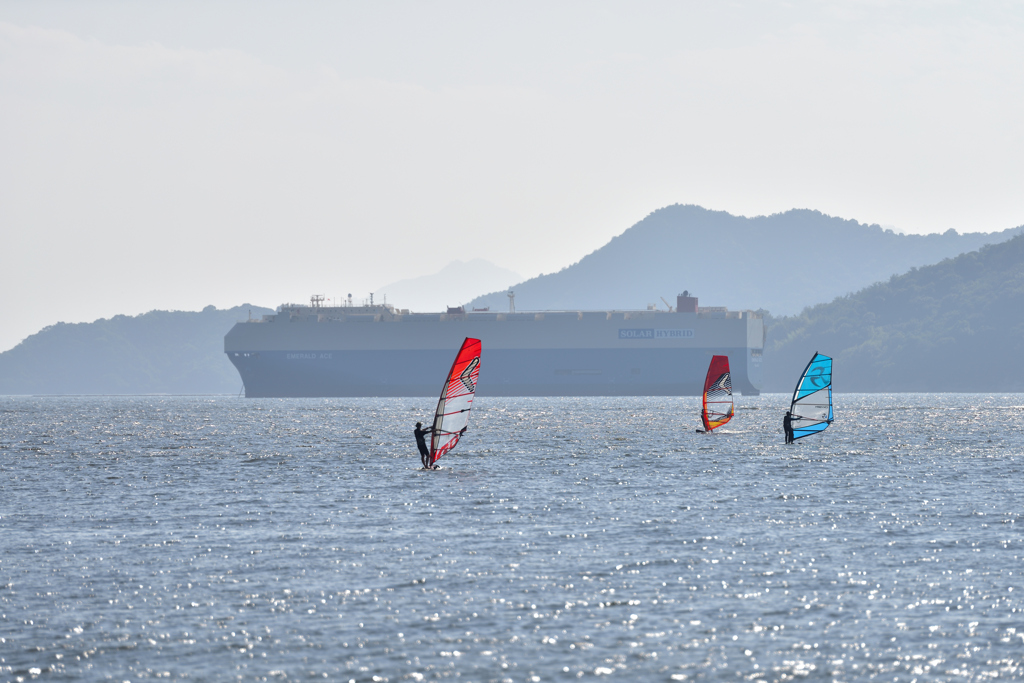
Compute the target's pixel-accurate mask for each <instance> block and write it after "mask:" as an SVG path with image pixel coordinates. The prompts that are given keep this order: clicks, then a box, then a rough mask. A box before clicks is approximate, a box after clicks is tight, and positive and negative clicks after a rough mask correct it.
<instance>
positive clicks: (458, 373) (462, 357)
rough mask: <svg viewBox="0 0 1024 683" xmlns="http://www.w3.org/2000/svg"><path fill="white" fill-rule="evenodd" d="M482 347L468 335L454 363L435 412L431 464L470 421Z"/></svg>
mask: <svg viewBox="0 0 1024 683" xmlns="http://www.w3.org/2000/svg"><path fill="white" fill-rule="evenodd" d="M480 350H481V344H480V340H479V339H472V338H470V337H466V341H464V342H462V348H461V349H459V353H458V355H457V356H455V362H454V363H452V369H451V372H449V373H448V379H447V380H445V383H444V388H442V389H441V400H439V401H438V402H437V412H436V413H435V414H434V433H433V436H432V438H431V440H430V464H431V465H433V464H434V463H435V462H437V461H438V460H439V459H440V458H441V456H442V455H444V454H445V453H447V452H448V451H450V450H451V449H453V448H455V445H456V444H457V443H459V437H461V436H462V433H463V432H464V431H465V429H466V427H467V426H468V425H469V410H470V408H472V407H473V397H474V396H475V395H476V382H477V380H478V379H479V377H480Z"/></svg>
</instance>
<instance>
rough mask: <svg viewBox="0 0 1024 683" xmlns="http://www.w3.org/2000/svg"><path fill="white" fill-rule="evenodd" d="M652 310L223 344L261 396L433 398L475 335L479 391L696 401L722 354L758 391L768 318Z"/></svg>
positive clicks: (746, 386) (240, 328)
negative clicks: (480, 348) (457, 355)
mask: <svg viewBox="0 0 1024 683" xmlns="http://www.w3.org/2000/svg"><path fill="white" fill-rule="evenodd" d="M646 313H647V312H644V314H645V315H641V314H639V313H638V314H635V317H632V318H630V317H629V316H624V315H623V314H621V313H620V314H618V317H617V318H616V317H615V316H613V315H612V314H605V313H601V314H600V315H599V316H592V317H588V316H587V315H586V314H576V313H573V314H571V315H565V316H558V315H551V314H548V315H546V316H536V317H534V316H532V315H531V316H530V317H528V318H527V317H523V318H522V321H520V322H516V321H515V320H514V319H513V320H506V319H499V317H497V316H494V315H492V316H489V317H488V318H487V319H480V318H482V316H478V317H477V318H476V319H474V318H473V317H472V316H467V318H469V319H457V320H446V319H445V316H434V317H433V318H423V319H420V320H419V322H410V321H409V318H405V320H404V321H401V320H400V321H397V322H396V321H391V322H384V321H374V322H338V321H331V322H324V321H317V320H316V318H314V317H307V318H304V319H301V320H298V321H296V320H295V319H294V318H293V319H292V320H293V321H292V322H261V323H239V324H238V325H236V326H235V327H234V328H233V329H232V330H231V332H229V333H228V335H227V337H226V338H225V351H226V352H227V355H228V358H229V359H230V360H231V362H232V363H233V364H234V365H235V367H236V368H237V369H238V372H239V375H240V376H241V378H242V380H243V383H244V385H245V395H246V396H247V397H251V398H257V397H331V396H338V397H346V396H352V397H355V396H433V395H436V394H437V393H438V392H440V389H441V384H442V383H443V382H444V378H445V375H446V373H447V371H448V369H449V367H450V366H451V362H452V359H453V358H454V354H455V352H456V351H457V350H458V348H459V344H461V342H462V340H463V339H464V338H465V337H476V338H479V339H481V340H482V342H483V353H482V356H481V373H480V381H479V384H478V386H477V394H478V395H480V396H696V395H699V394H700V393H701V391H702V389H703V385H704V376H705V374H706V372H707V367H708V363H709V362H710V360H711V357H712V356H713V355H716V354H718V355H727V356H728V357H729V362H730V366H731V368H732V374H733V387H734V390H735V391H737V392H738V393H743V394H747V395H751V394H753V395H756V394H757V393H758V392H759V389H760V385H761V364H760V363H761V354H760V346H761V344H760V342H761V341H762V340H763V323H762V321H761V320H760V319H740V320H724V319H722V320H706V319H700V318H698V316H696V315H693V314H667V313H661V314H658V315H657V316H655V315H653V314H646ZM413 320H415V318H413Z"/></svg>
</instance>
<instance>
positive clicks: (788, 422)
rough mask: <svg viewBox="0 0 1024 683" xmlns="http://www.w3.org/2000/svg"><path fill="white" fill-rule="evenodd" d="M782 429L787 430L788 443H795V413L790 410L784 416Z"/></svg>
mask: <svg viewBox="0 0 1024 683" xmlns="http://www.w3.org/2000/svg"><path fill="white" fill-rule="evenodd" d="M782 431H784V432H786V443H793V413H791V412H789V411H788V410H787V411H786V414H785V415H784V416H783V418H782Z"/></svg>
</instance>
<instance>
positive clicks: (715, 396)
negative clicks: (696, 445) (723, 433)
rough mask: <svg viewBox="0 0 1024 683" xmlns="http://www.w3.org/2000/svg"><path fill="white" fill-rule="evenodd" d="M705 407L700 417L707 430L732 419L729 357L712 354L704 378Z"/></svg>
mask: <svg viewBox="0 0 1024 683" xmlns="http://www.w3.org/2000/svg"><path fill="white" fill-rule="evenodd" d="M703 402H704V409H703V410H702V411H701V413H700V418H701V420H702V421H703V422H704V429H705V431H709V432H710V431H711V430H712V429H715V428H716V427H721V426H722V425H724V424H725V423H726V422H728V421H729V420H731V419H732V415H733V402H732V375H730V374H729V357H728V356H712V357H711V365H709V366H708V374H707V377H705V378H704V401H703Z"/></svg>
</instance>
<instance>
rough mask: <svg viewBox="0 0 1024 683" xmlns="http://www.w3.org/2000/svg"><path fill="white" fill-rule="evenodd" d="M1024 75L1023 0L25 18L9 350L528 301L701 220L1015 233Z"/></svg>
mask: <svg viewBox="0 0 1024 683" xmlns="http://www.w3.org/2000/svg"><path fill="white" fill-rule="evenodd" d="M1021 65H1024V3H1021V2H985V1H984V0H982V1H973V2H954V1H946V2H939V1H934V2H925V1H914V0H906V1H903V2H888V1H885V0H862V1H848V2H828V1H824V0H822V1H818V2H809V1H799V0H796V1H791V2H781V1H770V0H764V1H750V2H728V1H721V2H704V1H700V2H687V1H685V0H673V1H668V2H644V1H642V0H641V1H638V0H630V1H629V2H610V1H603V0H585V1H579V2H577V1H572V0H567V1H565V2H558V1H551V0H545V1H542V2H531V1H529V0H525V1H522V2H515V3H499V2H480V1H478V0H473V1H466V2H462V1H443V0H422V1H417V2H391V1H388V0H381V1H373V2H369V1H367V2H320V1H317V2H308V1H304V0H289V1H288V2H283V1H282V2H265V1H260V0H245V1H244V2H229V1H217V0H204V1H202V2H192V1H189V0H184V1H175V2H160V1H159V0H154V1H152V2H134V1H132V2H112V1H109V0H94V1H91V2H88V3H73V2H66V0H58V1H55V0H34V1H33V2H22V1H20V0H19V1H13V2H12V1H10V0H0V320H3V324H2V325H0V351H2V350H5V349H9V348H11V347H13V346H14V345H16V344H17V343H18V342H20V341H21V340H22V339H24V338H25V337H26V336H28V335H30V334H32V333H34V332H37V331H38V330H39V329H41V328H42V327H44V326H46V325H51V324H54V323H56V322H58V321H64V322H82V321H90V320H95V319H97V318H100V317H110V316H113V315H116V314H129V315H133V314H138V313H142V312H145V311H149V310H153V309H174V310H199V309H201V308H203V307H204V306H206V305H209V304H213V305H215V306H217V307H220V308H223V307H229V306H234V305H238V304H242V303H252V304H256V305H265V306H275V305H277V304H280V303H283V302H286V301H295V302H298V301H308V299H309V296H310V295H311V294H313V293H321V294H326V295H327V296H329V297H335V296H344V295H345V294H347V293H352V294H353V295H354V297H355V298H356V299H357V300H358V299H361V298H366V297H368V295H369V293H370V292H372V291H374V290H375V289H377V288H381V287H383V286H385V285H387V284H390V283H394V282H396V281H400V280H405V279H410V278H417V277H422V276H424V275H429V274H432V273H437V272H438V271H440V270H441V269H442V268H444V267H445V266H446V265H448V264H449V263H451V262H453V261H456V260H461V261H470V260H472V259H485V260H487V261H490V262H491V263H493V264H496V265H497V266H499V267H501V268H506V269H509V270H513V271H516V272H518V273H521V274H523V275H524V276H526V277H530V276H534V275H537V274H540V273H547V272H552V271H557V270H559V269H561V268H563V267H565V266H567V265H569V264H571V263H574V262H576V261H578V260H579V259H580V258H582V257H583V256H585V255H586V254H588V253H590V252H592V251H594V250H595V249H597V248H599V247H600V246H602V245H603V244H605V243H606V242H607V241H608V240H609V239H611V238H612V237H613V236H615V235H617V234H620V233H622V232H623V231H624V230H626V229H627V228H628V227H630V226H631V225H633V224H634V223H636V222H637V221H639V220H641V219H642V218H643V217H644V216H646V215H647V214H649V213H650V212H652V211H654V210H656V209H658V208H660V207H663V206H666V205H670V204H675V203H681V204H698V205H701V206H704V207H707V208H711V209H717V210H725V211H729V212H730V213H733V214H737V215H746V216H756V215H763V214H771V213H776V212H780V211H786V210H788V209H791V208H809V209H816V210H819V211H822V212H824V213H827V214H830V215H835V216H841V217H843V218H852V219H856V220H859V221H861V222H864V223H878V224H881V225H885V226H892V227H894V228H895V229H896V230H898V231H902V232H907V233H927V232H944V231H945V230H947V229H950V228H953V229H955V230H957V231H960V232H976V231H985V232H991V231H996V230H1003V229H1006V228H1010V227H1014V226H1017V225H1021V224H1024V192H1022V191H1021V188H1022V187H1024V77H1022V71H1021V69H1022V66H1021ZM393 303H395V304H396V305H399V306H401V305H402V304H401V302H393Z"/></svg>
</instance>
